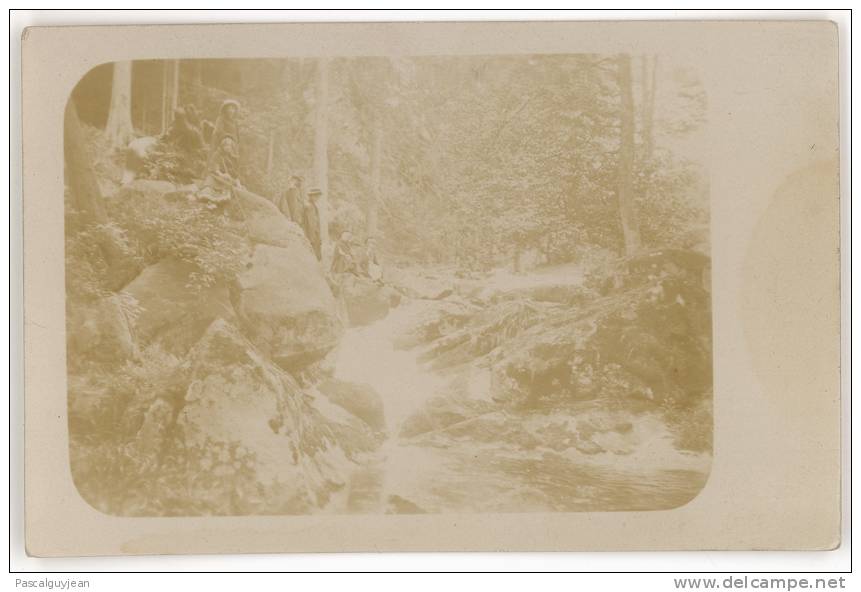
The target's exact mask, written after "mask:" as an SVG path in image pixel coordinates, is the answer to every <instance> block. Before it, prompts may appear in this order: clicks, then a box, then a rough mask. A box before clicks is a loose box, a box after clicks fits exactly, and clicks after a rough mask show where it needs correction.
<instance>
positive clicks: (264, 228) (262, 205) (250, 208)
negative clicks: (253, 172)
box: [234, 189, 314, 257]
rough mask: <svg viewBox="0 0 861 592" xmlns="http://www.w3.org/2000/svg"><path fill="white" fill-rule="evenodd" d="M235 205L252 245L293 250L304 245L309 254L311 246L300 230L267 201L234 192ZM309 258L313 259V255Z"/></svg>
mask: <svg viewBox="0 0 861 592" xmlns="http://www.w3.org/2000/svg"><path fill="white" fill-rule="evenodd" d="M234 197H235V204H236V206H237V208H238V209H239V212H240V215H241V216H242V217H243V218H244V222H245V227H246V229H247V231H248V238H249V239H250V240H251V242H252V243H256V244H265V245H272V246H275V247H284V248H288V249H295V248H296V246H297V243H304V244H305V246H306V248H307V250H308V251H309V252H311V244H310V243H309V242H308V239H307V238H306V237H305V233H304V232H303V231H302V229H301V228H300V227H299V225H297V224H296V223H295V222H293V221H292V220H289V219H288V218H287V217H286V216H284V214H282V213H281V211H280V210H279V209H278V208H277V207H276V206H275V204H273V203H272V202H270V201H269V200H268V199H266V198H264V197H261V196H259V195H256V194H254V193H251V192H250V191H246V190H244V189H237V190H235V191H234ZM311 257H314V255H313V253H312V254H311Z"/></svg>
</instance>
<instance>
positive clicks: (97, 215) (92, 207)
mask: <svg viewBox="0 0 861 592" xmlns="http://www.w3.org/2000/svg"><path fill="white" fill-rule="evenodd" d="M63 156H64V158H65V162H66V183H67V184H68V186H69V196H70V197H71V198H72V203H73V204H74V206H75V209H76V210H78V211H80V212H82V213H84V214H85V215H86V216H87V217H88V218H90V219H91V220H92V221H93V222H96V223H98V224H104V223H105V222H107V215H106V214H105V206H104V203H103V202H102V192H101V189H100V188H99V182H98V180H97V179H96V173H95V172H94V171H93V168H92V166H91V165H90V157H89V155H88V154H87V143H86V140H85V139H84V132H83V130H82V129H81V122H80V120H79V119H78V110H77V109H76V108H75V102H74V101H73V100H72V99H69V101H68V102H67V103H66V113H65V120H64V121H63Z"/></svg>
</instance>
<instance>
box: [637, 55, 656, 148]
mask: <svg viewBox="0 0 861 592" xmlns="http://www.w3.org/2000/svg"><path fill="white" fill-rule="evenodd" d="M641 60H642V83H641V84H642V87H643V106H642V110H643V115H642V117H643V156H644V158H646V159H649V158H651V157H652V151H653V149H654V142H655V140H654V119H655V81H656V78H657V72H658V56H656V55H655V56H652V57H651V60H650V59H649V56H643V57H642V58H641ZM649 62H651V67H650V65H649Z"/></svg>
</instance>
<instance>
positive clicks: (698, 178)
mask: <svg viewBox="0 0 861 592" xmlns="http://www.w3.org/2000/svg"><path fill="white" fill-rule="evenodd" d="M706 107H707V97H706V93H705V90H704V88H703V86H702V84H701V82H700V80H699V78H698V77H697V73H696V70H695V69H693V68H691V67H689V66H686V65H685V64H682V63H676V62H674V61H673V60H672V59H671V58H669V57H667V56H658V55H628V54H620V55H591V54H572V55H498V56H497V55H493V56H453V57H362V58H356V57H350V58H314V59H311V58H302V59H299V58H290V59H288V58H285V59H244V60H238V59H229V60H228V59H224V60H151V61H134V62H115V63H108V64H103V65H101V66H98V67H96V68H94V69H93V70H91V71H90V72H89V73H87V74H86V76H84V77H83V78H82V80H81V81H80V82H79V83H78V84H77V86H76V87H75V89H74V91H73V92H72V95H71V97H70V99H69V101H68V105H67V107H66V111H65V121H64V129H63V144H64V158H65V176H64V182H65V196H64V198H65V257H66V277H65V285H66V320H67V332H66V345H67V374H68V405H69V407H68V408H69V437H70V442H69V451H70V463H71V470H72V475H73V478H74V481H75V484H76V486H77V488H78V491H79V492H80V494H81V496H82V497H83V498H84V499H85V500H86V501H87V502H88V503H89V504H90V505H92V506H93V507H94V508H96V509H98V510H100V511H102V512H105V513H108V514H113V515H121V516H205V515H206V516H208V515H253V514H309V513H376V514H384V513H402V514H418V513H458V512H551V511H552V512H573V511H615V510H662V509H671V508H676V507H679V506H681V505H684V504H685V503H687V502H689V501H690V500H691V499H693V498H694V497H695V496H696V495H697V493H699V491H700V490H701V489H702V487H703V485H704V483H705V481H706V479H707V477H708V473H709V470H710V466H711V457H712V317H711V282H710V278H711V262H710V261H711V260H710V247H709V190H708V176H707V168H706V163H705V162H704V160H705V158H704V156H703V155H704V154H705V148H704V146H705V145H706V141H705V125H706Z"/></svg>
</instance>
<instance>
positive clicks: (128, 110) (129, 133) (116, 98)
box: [105, 62, 134, 148]
mask: <svg viewBox="0 0 861 592" xmlns="http://www.w3.org/2000/svg"><path fill="white" fill-rule="evenodd" d="M105 134H106V135H107V137H108V139H109V140H110V142H111V146H112V147H114V148H118V147H122V146H125V145H126V144H128V142H129V140H131V139H132V137H133V136H134V127H133V126H132V63H131V62H115V63H114V76H113V81H112V82H111V106H110V110H109V111H108V123H107V125H106V126H105Z"/></svg>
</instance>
